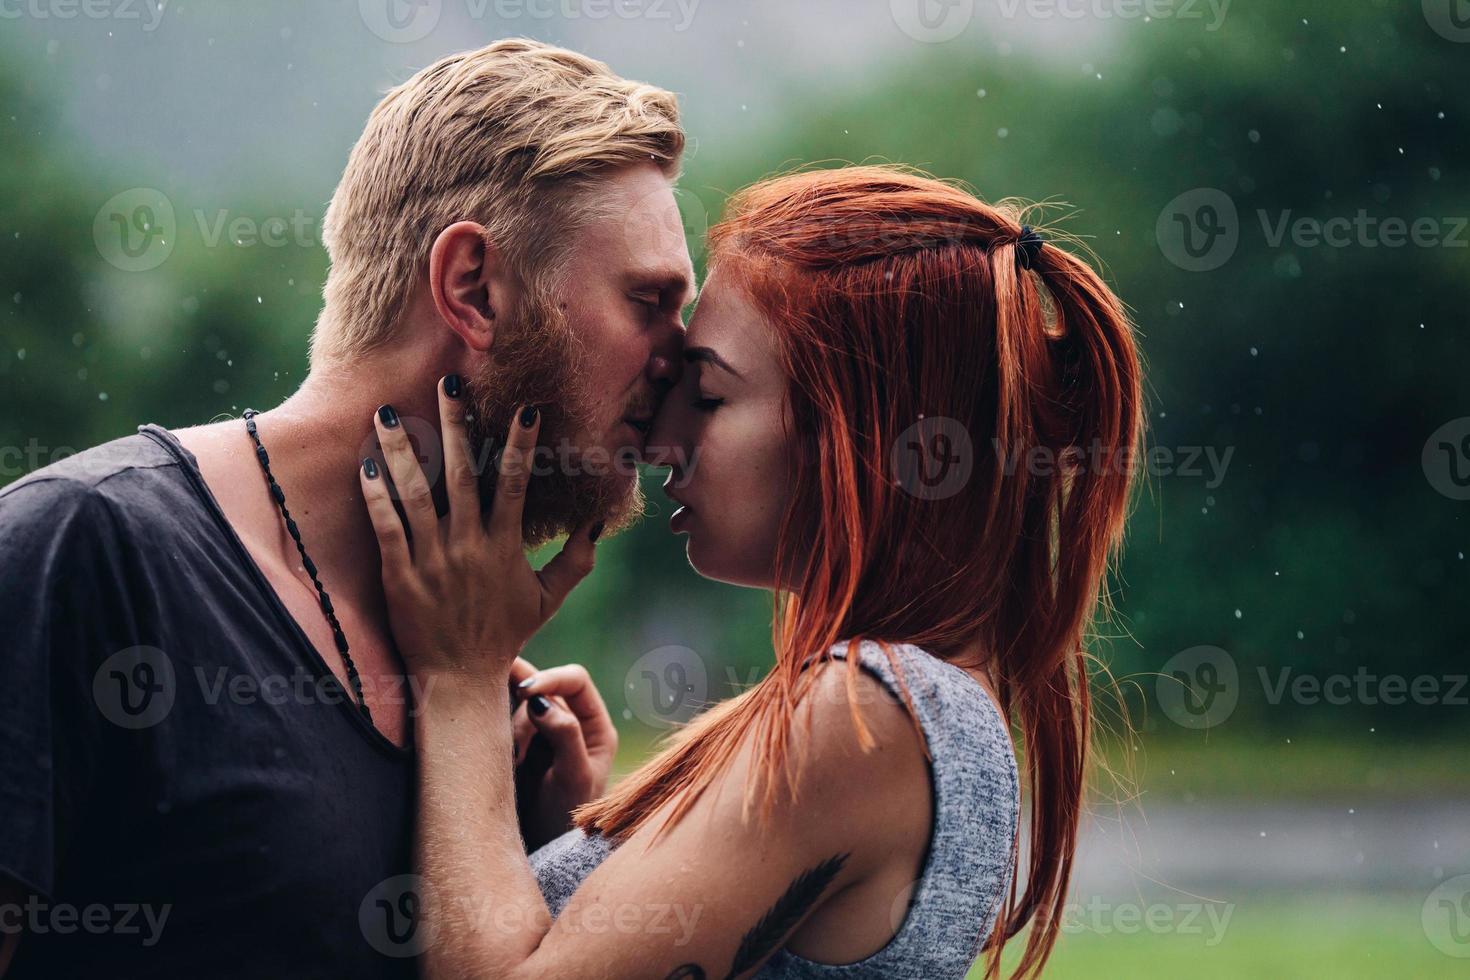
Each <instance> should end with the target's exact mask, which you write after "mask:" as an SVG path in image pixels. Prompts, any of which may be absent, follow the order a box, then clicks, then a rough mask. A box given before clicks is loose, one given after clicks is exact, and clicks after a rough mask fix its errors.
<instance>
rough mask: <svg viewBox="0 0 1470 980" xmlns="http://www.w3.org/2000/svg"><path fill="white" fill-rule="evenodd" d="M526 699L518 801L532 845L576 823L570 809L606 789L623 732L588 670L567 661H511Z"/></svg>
mask: <svg viewBox="0 0 1470 980" xmlns="http://www.w3.org/2000/svg"><path fill="white" fill-rule="evenodd" d="M510 676H511V684H512V685H513V686H512V688H511V689H512V690H513V691H515V693H516V696H517V698H518V699H520V700H522V704H521V705H520V706H519V708H517V710H516V713H515V719H514V729H515V744H516V808H517V810H518V811H519V812H518V816H519V818H520V826H521V835H522V836H523V837H524V838H525V841H526V846H527V848H529V849H531V850H534V849H536V848H537V847H540V846H541V845H542V844H545V843H546V842H548V841H550V840H553V839H554V838H556V837H558V836H560V835H561V834H563V833H565V832H566V831H568V830H570V829H571V826H572V823H571V812H572V810H574V809H576V808H577V807H579V806H581V805H582V804H583V803H586V802H588V801H590V800H594V799H597V798H598V797H599V796H601V795H602V794H603V793H604V792H606V791H607V780H608V775H609V773H610V772H611V771H612V763H613V756H614V755H616V754H617V751H618V731H617V729H616V728H615V727H614V726H613V721H612V716H611V715H609V714H608V711H607V705H605V704H604V703H603V701H602V697H601V695H599V694H598V693H597V688H596V686H595V685H594V684H593V683H592V678H591V676H589V675H588V673H587V669H586V668H585V667H583V666H581V665H580V664H566V665H564V666H561V667H551V668H548V669H546V670H542V671H537V670H536V668H535V667H533V666H531V664H529V663H527V662H526V661H525V660H522V659H520V658H517V659H516V662H515V665H514V666H513V667H512V668H511V675H510Z"/></svg>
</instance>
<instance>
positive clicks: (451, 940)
mask: <svg viewBox="0 0 1470 980" xmlns="http://www.w3.org/2000/svg"><path fill="white" fill-rule="evenodd" d="M842 673H843V671H842V670H841V669H840V668H837V669H827V670H825V671H824V676H823V677H821V678H820V679H819V681H818V683H817V684H816V685H814V689H813V691H812V697H811V699H810V702H809V703H810V704H811V705H812V707H811V726H810V734H809V735H802V734H801V730H800V728H799V729H798V731H797V732H794V733H793V735H794V736H795V737H796V744H795V745H794V746H793V748H794V749H795V750H796V753H797V754H798V755H799V756H800V757H801V758H803V759H804V763H805V764H804V765H803V767H802V769H801V774H800V776H799V777H798V783H797V795H796V798H795V801H794V802H793V801H792V800H791V799H789V798H785V797H784V796H783V797H781V798H779V799H778V803H777V806H776V807H775V809H774V811H773V813H772V814H771V815H770V817H769V818H768V820H767V821H766V822H764V823H762V822H759V821H757V820H756V819H755V817H754V816H753V815H751V816H749V817H747V816H746V815H744V814H743V812H742V811H743V789H744V780H745V777H746V774H747V773H748V771H749V768H750V765H751V761H752V753H751V752H750V751H749V750H748V748H747V750H745V751H742V752H741V753H740V754H739V755H738V756H737V758H736V759H735V761H734V763H733V764H732V766H731V767H730V769H729V770H728V771H727V772H726V773H724V774H722V776H721V777H720V778H718V779H717V780H716V781H715V782H714V783H712V784H711V786H710V787H709V789H708V790H707V791H706V792H705V794H704V795H703V796H702V797H701V798H700V800H699V801H698V802H697V803H696V804H695V805H694V807H693V808H692V809H691V810H690V811H689V812H688V813H687V814H686V815H685V816H684V817H683V819H681V820H680V821H679V823H678V824H676V825H674V826H673V827H671V828H669V829H668V831H667V832H666V833H665V834H664V835H663V836H662V837H661V838H660V839H658V840H657V842H654V840H653V838H654V836H655V833H656V830H657V828H658V827H660V826H661V825H662V823H663V820H662V819H661V817H660V816H656V817H655V818H654V820H652V821H650V823H649V824H648V825H646V826H645V827H643V828H642V829H640V830H639V831H638V832H637V833H636V834H634V835H633V837H632V838H630V839H629V841H628V842H627V843H626V844H624V845H623V846H621V847H619V848H617V849H615V850H614V851H613V852H612V853H611V855H609V857H608V858H607V859H606V860H605V861H604V862H603V863H602V864H601V865H600V866H599V867H598V868H597V869H595V870H594V871H593V872H592V873H591V874H590V875H589V876H588V877H587V879H586V880H585V881H584V882H583V883H582V885H581V887H580V888H579V889H578V890H577V891H576V893H575V894H574V895H573V896H572V898H571V900H570V901H569V902H568V904H567V906H566V908H565V909H564V910H563V911H562V913H561V915H560V916H559V917H558V918H557V919H556V920H555V922H552V921H551V919H550V915H549V912H548V910H547V907H546V904H545V902H544V901H543V899H542V896H541V892H540V889H539V887H538V886H537V883H536V879H535V876H534V874H533V873H532V871H531V868H530V865H529V863H528V862H527V860H526V857H525V854H524V852H523V851H522V850H521V847H520V841H519V839H518V837H517V835H516V828H515V820H514V800H513V798H512V792H511V782H510V760H509V759H506V760H505V761H504V762H502V763H497V762H495V761H494V760H497V759H499V758H501V757H502V756H505V755H506V753H505V752H504V751H502V750H501V749H502V746H504V745H506V744H508V742H509V738H510V730H509V729H510V726H509V722H508V721H507V720H506V714H507V711H506V710H505V708H506V704H505V701H504V700H503V699H504V698H505V697H506V695H503V694H500V693H498V692H499V691H503V687H500V688H494V687H492V688H489V689H486V690H484V691H483V692H481V691H478V690H476V689H474V688H472V687H469V686H465V685H461V686H460V687H459V689H457V690H444V689H443V688H441V689H440V690H439V691H437V692H436V697H435V699H434V701H433V703H432V705H431V706H430V708H429V710H427V711H425V712H423V713H422V714H420V716H419V718H418V720H417V726H418V727H417V729H416V732H417V736H418V738H419V743H418V745H419V753H420V768H419V772H420V785H421V804H420V806H421V810H420V822H419V860H420V871H421V874H422V875H423V877H424V879H425V881H426V888H425V892H426V894H427V895H428V896H430V897H429V898H428V899H427V900H426V901H425V902H424V903H423V906H422V907H423V909H424V912H425V919H424V922H423V923H422V925H421V928H426V929H428V930H429V931H428V936H429V939H428V946H427V948H426V949H425V952H424V955H423V964H424V975H425V976H426V977H429V978H447V977H454V978H470V977H472V978H476V980H491V978H494V980H529V978H533V977H534V978H541V977H562V976H597V977H605V978H609V980H618V978H628V980H633V978H638V980H643V978H648V977H655V978H658V977H677V978H687V980H692V978H705V977H709V978H713V977H727V976H729V977H734V976H740V975H743V974H745V973H748V972H749V971H750V970H753V969H754V968H756V967H757V966H758V965H759V964H760V963H762V962H764V961H765V960H766V959H767V958H768V957H769V956H770V955H771V953H773V952H775V951H776V950H777V949H779V948H780V947H781V946H782V945H783V944H784V943H785V942H786V940H787V939H788V937H789V936H790V935H791V934H792V932H793V931H794V930H795V929H796V928H797V927H798V926H799V925H800V924H801V923H802V922H803V921H804V920H805V919H806V917H807V916H808V915H809V914H810V913H811V912H812V911H814V910H815V909H816V908H818V907H819V906H820V904H821V903H822V902H823V901H825V900H828V899H830V898H831V897H832V896H834V895H836V894H837V893H838V892H840V891H841V890H842V889H844V888H846V887H848V886H850V885H852V884H855V883H857V882H860V881H862V880H863V879H864V878H865V876H867V875H868V874H869V873H871V872H872V871H873V869H874V868H876V867H878V866H879V865H881V864H882V861H883V860H884V858H885V857H887V856H889V855H891V854H893V853H894V852H895V851H896V850H899V849H901V847H902V846H903V844H904V843H905V842H904V841H903V840H901V839H900V838H901V837H902V835H904V834H910V833H911V832H912V827H911V826H910V824H911V823H912V822H911V821H905V820H903V819H899V818H898V817H897V814H896V812H895V811H897V810H902V809H903V808H908V809H909V810H912V809H914V801H913V800H912V799H911V798H907V799H906V798H905V797H904V796H903V792H904V791H905V790H907V789H912V786H911V785H905V779H906V778H908V777H909V776H911V775H912V772H913V770H914V769H915V768H919V769H922V758H921V756H920V755H919V749H918V747H917V743H916V741H915V738H916V737H915V735H914V733H913V731H912V728H911V726H910V725H909V723H908V721H907V719H906V717H904V716H903V715H902V710H901V709H900V708H899V707H897V706H896V705H893V704H891V703H884V702H881V701H879V702H876V703H874V704H872V705H870V704H868V703H865V704H864V710H865V711H868V712H869V714H867V715H866V717H867V718H868V719H869V725H870V728H874V732H875V736H876V737H877V738H878V741H879V745H880V750H879V751H875V752H872V753H867V754H865V753H863V752H862V751H861V749H860V748H858V743H857V737H856V733H855V730H854V729H853V727H852V721H851V713H850V709H849V702H848V701H847V691H846V685H845V682H844V679H843V678H842V676H841V675H842ZM868 683H872V684H876V682H871V681H869V682H868ZM874 708H876V710H873V709H874ZM875 716H877V717H875ZM894 750H896V751H894ZM486 762H489V765H485V764H484V763H486ZM905 767H907V769H905ZM859 773H860V774H861V778H854V777H855V776H856V775H857V774H859ZM926 817H927V814H926ZM883 911H884V914H885V915H887V914H888V913H889V911H890V910H889V909H888V908H886V907H885V909H884V910H883Z"/></svg>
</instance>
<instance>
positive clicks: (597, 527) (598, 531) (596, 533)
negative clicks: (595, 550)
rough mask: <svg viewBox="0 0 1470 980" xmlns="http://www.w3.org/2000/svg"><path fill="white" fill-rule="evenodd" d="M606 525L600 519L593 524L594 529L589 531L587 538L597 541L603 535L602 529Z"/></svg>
mask: <svg viewBox="0 0 1470 980" xmlns="http://www.w3.org/2000/svg"><path fill="white" fill-rule="evenodd" d="M606 526H607V525H606V524H604V523H603V522H602V521H598V522H597V523H596V524H594V525H592V530H590V531H588V532H587V540H589V541H594V542H595V541H596V540H597V539H598V538H600V537H602V529H603V528H604V527H606Z"/></svg>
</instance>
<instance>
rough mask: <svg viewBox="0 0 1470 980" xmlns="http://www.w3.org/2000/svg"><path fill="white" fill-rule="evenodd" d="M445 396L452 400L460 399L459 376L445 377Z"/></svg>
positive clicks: (448, 375)
mask: <svg viewBox="0 0 1470 980" xmlns="http://www.w3.org/2000/svg"><path fill="white" fill-rule="evenodd" d="M444 394H446V395H448V396H449V397H450V398H458V397H459V375H457V374H446V375H445V376H444Z"/></svg>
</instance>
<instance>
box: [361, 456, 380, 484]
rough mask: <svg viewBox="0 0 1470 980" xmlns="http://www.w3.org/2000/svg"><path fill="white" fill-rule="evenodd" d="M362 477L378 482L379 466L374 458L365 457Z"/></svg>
mask: <svg viewBox="0 0 1470 980" xmlns="http://www.w3.org/2000/svg"><path fill="white" fill-rule="evenodd" d="M362 475H363V476H365V477H367V478H368V479H369V480H376V479H377V478H378V464H377V463H375V462H373V458H372V457H371V456H365V457H363V460H362Z"/></svg>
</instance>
